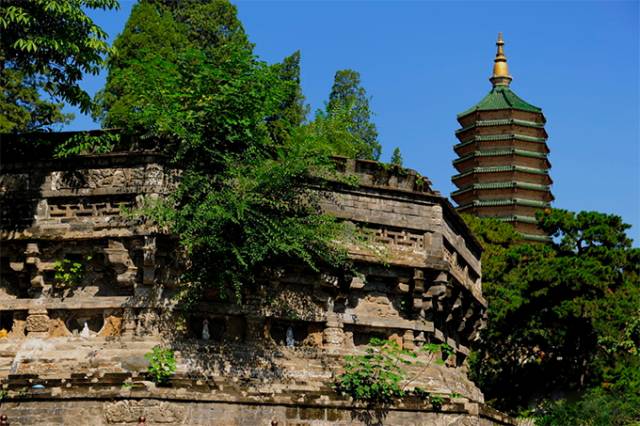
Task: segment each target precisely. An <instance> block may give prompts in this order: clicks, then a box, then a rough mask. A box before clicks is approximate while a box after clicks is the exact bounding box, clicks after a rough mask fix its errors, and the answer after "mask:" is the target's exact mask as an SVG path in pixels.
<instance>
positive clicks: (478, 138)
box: [462, 133, 547, 143]
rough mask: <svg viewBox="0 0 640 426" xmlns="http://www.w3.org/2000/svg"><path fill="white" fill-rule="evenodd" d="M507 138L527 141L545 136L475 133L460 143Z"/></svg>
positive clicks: (533, 140)
mask: <svg viewBox="0 0 640 426" xmlns="http://www.w3.org/2000/svg"><path fill="white" fill-rule="evenodd" d="M509 139H518V140H521V141H527V142H545V141H546V140H547V139H545V138H536V137H535V136H527V135H519V134H517V133H511V134H504V135H475V136H472V137H470V138H469V139H467V140H465V141H464V142H462V143H466V142H471V141H480V142H482V141H505V140H509Z"/></svg>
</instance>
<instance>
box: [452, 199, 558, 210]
mask: <svg viewBox="0 0 640 426" xmlns="http://www.w3.org/2000/svg"><path fill="white" fill-rule="evenodd" d="M514 204H517V205H520V206H529V207H549V206H550V205H551V204H550V203H548V202H546V201H537V200H527V199H524V198H510V199H498V200H473V201H472V202H470V203H467V204H463V205H461V206H458V208H459V209H466V208H469V207H496V206H511V205H514Z"/></svg>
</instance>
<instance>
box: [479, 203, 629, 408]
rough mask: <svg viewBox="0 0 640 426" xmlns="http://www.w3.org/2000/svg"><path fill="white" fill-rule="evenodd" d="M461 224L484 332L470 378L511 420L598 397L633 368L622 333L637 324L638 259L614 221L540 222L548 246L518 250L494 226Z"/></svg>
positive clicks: (557, 214) (555, 218)
mask: <svg viewBox="0 0 640 426" xmlns="http://www.w3.org/2000/svg"><path fill="white" fill-rule="evenodd" d="M466 219H467V221H468V223H469V224H470V226H471V228H472V229H473V230H474V232H475V233H476V235H477V236H478V237H479V238H480V239H481V241H482V242H483V245H484V246H485V249H486V251H485V253H484V254H483V284H484V292H485V295H486V297H487V299H488V301H489V304H490V309H489V324H488V328H487V330H486V331H485V333H484V336H483V342H482V344H481V345H480V346H479V347H478V351H477V352H476V354H475V361H474V373H475V376H476V377H475V378H476V380H477V381H478V382H479V383H480V385H481V387H483V389H485V393H486V395H487V397H488V398H489V399H491V400H493V401H494V402H495V403H496V404H497V405H498V406H499V407H500V408H502V409H506V410H509V411H512V412H517V411H518V410H520V409H523V408H525V407H527V406H528V405H529V404H530V403H532V402H536V401H540V400H542V399H544V398H548V397H549V396H550V395H552V394H556V395H557V394H565V395H572V394H574V393H575V392H578V393H579V394H581V393H583V392H585V391H586V390H587V389H589V388H592V387H594V386H595V387H602V386H604V385H605V383H607V382H608V381H609V380H611V378H612V377H614V376H616V374H617V375H619V369H620V368H622V366H624V365H630V364H633V363H635V362H637V357H638V345H640V336H638V335H636V334H632V335H628V334H625V330H628V329H629V327H630V324H635V323H636V321H638V314H639V312H638V306H640V286H639V281H638V264H639V262H638V256H639V250H638V249H635V248H632V247H631V241H630V240H629V238H628V237H627V236H626V233H625V231H626V229H628V227H629V226H628V225H626V224H624V223H623V222H622V221H621V219H620V218H619V217H617V216H615V215H606V214H602V213H597V212H580V213H577V214H576V213H571V212H567V211H565V210H548V211H546V212H543V213H540V214H539V217H538V221H539V226H540V227H541V228H542V229H543V230H545V231H546V232H547V233H549V234H550V235H553V236H554V242H553V243H552V244H525V243H522V242H521V241H519V239H518V235H517V234H516V233H515V231H514V230H513V228H511V227H510V226H509V225H506V224H504V223H500V222H498V221H497V220H495V219H480V218H474V217H467V218H466ZM636 365H637V364H636ZM616 372H617V373H616ZM638 390H639V389H637V388H636V389H635V390H634V392H636V393H637V391H638Z"/></svg>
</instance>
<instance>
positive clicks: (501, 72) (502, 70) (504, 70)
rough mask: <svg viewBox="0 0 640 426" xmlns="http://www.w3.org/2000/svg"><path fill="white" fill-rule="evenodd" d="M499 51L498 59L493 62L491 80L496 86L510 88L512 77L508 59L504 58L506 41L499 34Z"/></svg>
mask: <svg viewBox="0 0 640 426" xmlns="http://www.w3.org/2000/svg"><path fill="white" fill-rule="evenodd" d="M496 46H498V51H497V52H496V58H495V59H494V60H493V75H492V76H491V78H490V79H489V80H490V81H491V83H492V84H493V87H496V86H508V85H509V83H511V76H510V75H509V66H508V65H507V57H506V56H504V47H503V46H504V40H502V33H498V41H496Z"/></svg>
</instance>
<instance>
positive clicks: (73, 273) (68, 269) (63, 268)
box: [53, 256, 92, 289]
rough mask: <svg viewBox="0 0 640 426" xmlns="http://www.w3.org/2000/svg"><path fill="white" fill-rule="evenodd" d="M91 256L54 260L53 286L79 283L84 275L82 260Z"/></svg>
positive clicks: (86, 259) (68, 285)
mask: <svg viewBox="0 0 640 426" xmlns="http://www.w3.org/2000/svg"><path fill="white" fill-rule="evenodd" d="M91 258H92V257H91V256H86V257H85V258H84V259H82V260H80V261H75V260H71V259H67V258H64V259H62V260H56V261H55V262H54V264H53V269H54V270H55V275H54V279H55V283H54V286H55V287H56V288H60V289H63V288H71V287H75V286H78V285H80V284H81V283H82V280H83V279H84V275H85V267H84V263H83V260H84V261H89V260H91Z"/></svg>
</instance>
